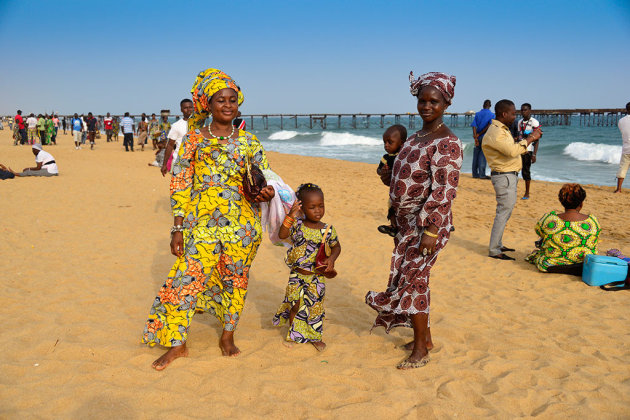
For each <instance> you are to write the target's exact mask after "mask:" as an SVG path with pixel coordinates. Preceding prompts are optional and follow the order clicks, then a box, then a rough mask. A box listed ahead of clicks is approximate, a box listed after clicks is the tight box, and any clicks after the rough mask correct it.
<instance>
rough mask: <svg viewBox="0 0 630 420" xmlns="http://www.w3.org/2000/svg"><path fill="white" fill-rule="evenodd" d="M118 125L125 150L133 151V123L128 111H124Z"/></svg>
mask: <svg viewBox="0 0 630 420" xmlns="http://www.w3.org/2000/svg"><path fill="white" fill-rule="evenodd" d="M120 126H121V128H122V132H123V145H124V146H125V152H128V151H129V149H131V151H132V152H133V131H134V124H133V120H132V119H131V117H130V116H129V113H128V112H125V116H124V117H123V119H122V121H120Z"/></svg>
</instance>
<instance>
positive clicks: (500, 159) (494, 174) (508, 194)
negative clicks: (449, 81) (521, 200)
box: [481, 99, 542, 260]
mask: <svg viewBox="0 0 630 420" xmlns="http://www.w3.org/2000/svg"><path fill="white" fill-rule="evenodd" d="M494 113H495V115H496V119H494V120H492V122H491V123H490V127H489V128H488V131H486V135H485V137H484V138H483V143H482V145H481V148H482V150H483V154H484V155H485V156H486V160H487V161H488V166H490V170H491V172H490V175H491V179H492V186H493V187H494V192H495V194H496V199H497V211H496V215H495V217H494V223H493V224H492V232H491V233H490V247H489V251H488V254H489V256H490V257H491V258H497V259H500V260H514V258H512V257H510V256H509V255H506V254H504V252H506V251H514V249H511V248H507V247H505V246H503V231H504V230H505V225H507V222H508V220H509V219H510V216H511V215H512V210H513V209H514V205H515V204H516V183H517V182H518V172H519V171H520V170H521V167H522V165H523V163H522V160H521V155H522V154H523V153H526V152H527V146H529V145H530V144H531V143H533V142H535V141H536V140H538V139H540V136H541V134H542V133H541V131H540V130H539V129H536V130H534V131H533V132H532V133H531V134H530V135H529V136H528V137H527V138H525V139H523V140H521V141H519V142H516V143H515V142H514V138H513V137H512V134H511V133H510V129H509V127H510V126H511V125H512V123H513V122H514V120H515V119H516V107H515V106H514V102H512V101H510V100H508V99H502V100H500V101H499V102H497V103H496V105H495V106H494Z"/></svg>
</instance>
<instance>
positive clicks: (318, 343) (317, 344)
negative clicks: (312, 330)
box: [311, 341, 326, 351]
mask: <svg viewBox="0 0 630 420" xmlns="http://www.w3.org/2000/svg"><path fill="white" fill-rule="evenodd" d="M311 344H312V345H313V347H315V348H316V349H317V351H324V350H325V349H326V343H324V342H323V341H311Z"/></svg>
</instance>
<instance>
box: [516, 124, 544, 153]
mask: <svg viewBox="0 0 630 420" xmlns="http://www.w3.org/2000/svg"><path fill="white" fill-rule="evenodd" d="M538 127H540V123H539V122H538V120H537V119H536V118H534V117H529V120H527V121H525V120H523V119H522V118H521V119H520V120H518V134H520V135H521V136H522V138H526V137H527V136H529V135H530V134H531V133H532V131H534V129H535V128H538ZM534 143H535V142H532V143H531V144H530V145H529V146H527V151H528V152H533V151H534Z"/></svg>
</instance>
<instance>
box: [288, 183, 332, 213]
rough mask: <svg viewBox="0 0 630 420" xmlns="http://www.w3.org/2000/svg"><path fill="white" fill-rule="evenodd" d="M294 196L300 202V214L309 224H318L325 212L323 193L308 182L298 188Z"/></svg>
mask: <svg viewBox="0 0 630 420" xmlns="http://www.w3.org/2000/svg"><path fill="white" fill-rule="evenodd" d="M295 195H296V196H297V199H298V200H300V201H301V202H302V213H304V217H306V219H307V220H309V221H311V222H319V221H320V220H321V219H322V218H323V217H324V213H325V212H326V208H325V206H324V192H323V191H322V189H321V188H319V187H318V186H317V185H315V184H311V183H310V182H308V183H306V184H302V185H300V186H299V187H298V189H297V191H296V193H295Z"/></svg>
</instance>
